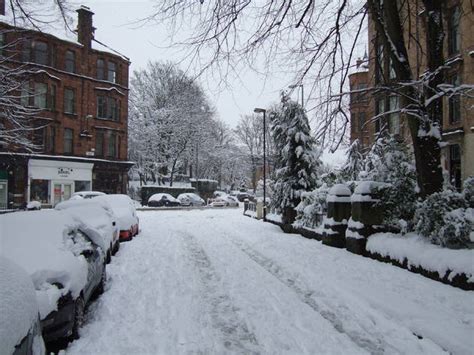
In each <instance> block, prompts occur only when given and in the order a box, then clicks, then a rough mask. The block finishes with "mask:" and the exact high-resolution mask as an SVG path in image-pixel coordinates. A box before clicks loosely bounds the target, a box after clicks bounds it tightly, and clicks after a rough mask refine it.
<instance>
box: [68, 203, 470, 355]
mask: <svg viewBox="0 0 474 355" xmlns="http://www.w3.org/2000/svg"><path fill="white" fill-rule="evenodd" d="M140 223H141V229H142V232H141V233H140V235H139V236H138V237H137V238H136V239H134V240H133V241H132V242H130V243H126V244H122V246H121V249H120V251H119V254H118V257H116V258H114V260H113V263H112V264H110V265H109V266H108V275H109V281H108V285H107V288H106V292H105V293H104V294H103V296H102V297H101V298H100V299H99V300H98V301H97V302H95V304H93V305H92V306H91V308H90V311H89V314H88V319H87V323H86V325H85V326H84V328H83V329H82V331H81V339H79V340H77V341H75V342H74V343H72V344H71V345H70V346H69V348H68V349H67V354H188V353H191V354H224V353H239V354H259V353H261V354H321V353H323V354H324V353H329V354H359V353H372V354H381V353H385V354H422V353H426V354H437V353H443V352H445V351H447V352H451V353H455V354H469V353H471V352H472V349H473V348H474V341H473V335H474V293H473V292H466V291H462V290H458V289H455V288H452V287H450V286H446V285H443V284H440V283H437V282H434V281H431V280H429V279H426V278H424V277H422V276H419V275H415V274H412V273H409V272H407V271H405V270H402V269H398V268H396V267H393V266H390V265H386V264H382V263H379V262H377V261H373V260H370V259H366V258H362V257H360V256H356V255H352V254H350V253H348V252H346V251H344V250H338V249H334V248H330V247H326V246H323V245H321V243H319V242H317V241H312V240H307V239H304V238H302V237H300V236H297V235H285V234H283V233H282V232H281V231H280V229H279V228H278V227H276V226H273V225H271V224H268V223H263V222H260V221H256V220H254V219H251V218H248V217H244V216H242V215H241V210H240V209H239V210H234V209H233V210H194V211H145V212H142V213H141V214H140Z"/></svg>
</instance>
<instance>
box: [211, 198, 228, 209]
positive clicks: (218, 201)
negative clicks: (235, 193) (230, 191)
mask: <svg viewBox="0 0 474 355" xmlns="http://www.w3.org/2000/svg"><path fill="white" fill-rule="evenodd" d="M209 206H211V207H225V206H227V202H226V201H225V200H224V199H223V198H221V197H217V198H214V199H211V200H209Z"/></svg>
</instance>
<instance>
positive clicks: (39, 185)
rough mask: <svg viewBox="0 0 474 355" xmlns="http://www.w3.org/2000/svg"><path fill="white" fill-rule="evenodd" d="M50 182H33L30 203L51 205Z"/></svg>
mask: <svg viewBox="0 0 474 355" xmlns="http://www.w3.org/2000/svg"><path fill="white" fill-rule="evenodd" d="M48 196H49V180H38V179H33V180H31V185H30V201H38V202H41V203H43V204H47V203H49V200H48Z"/></svg>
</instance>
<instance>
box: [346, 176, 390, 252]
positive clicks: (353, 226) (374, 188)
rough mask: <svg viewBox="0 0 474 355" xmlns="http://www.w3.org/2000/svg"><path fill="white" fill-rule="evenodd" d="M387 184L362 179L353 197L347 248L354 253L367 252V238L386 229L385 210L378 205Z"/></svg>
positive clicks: (347, 233)
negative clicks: (384, 224) (384, 225)
mask: <svg viewBox="0 0 474 355" xmlns="http://www.w3.org/2000/svg"><path fill="white" fill-rule="evenodd" d="M385 186H387V184H385V183H382V182H376V181H362V182H361V183H359V184H358V185H357V187H356V188H355V190H354V194H353V195H352V197H351V205H352V206H351V215H352V216H351V219H350V220H349V224H348V229H347V232H346V249H347V250H348V251H350V252H352V253H354V254H360V255H363V254H365V251H366V249H365V246H366V244H367V238H368V237H369V236H370V235H372V234H374V233H378V232H382V231H383V230H384V227H383V212H384V211H383V210H382V209H381V208H380V207H379V206H377V202H379V201H380V199H379V196H380V191H381V189H383V188H384V187H385Z"/></svg>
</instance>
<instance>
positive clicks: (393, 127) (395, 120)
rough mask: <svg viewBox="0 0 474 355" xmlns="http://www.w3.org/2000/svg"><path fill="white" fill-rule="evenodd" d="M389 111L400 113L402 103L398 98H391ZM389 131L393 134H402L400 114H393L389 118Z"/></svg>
mask: <svg viewBox="0 0 474 355" xmlns="http://www.w3.org/2000/svg"><path fill="white" fill-rule="evenodd" d="M388 103H389V108H388V109H389V111H398V110H399V109H400V102H399V98H398V96H390V97H389V101H388ZM388 129H389V131H390V133H391V134H400V113H399V112H392V113H390V114H389V116H388Z"/></svg>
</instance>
